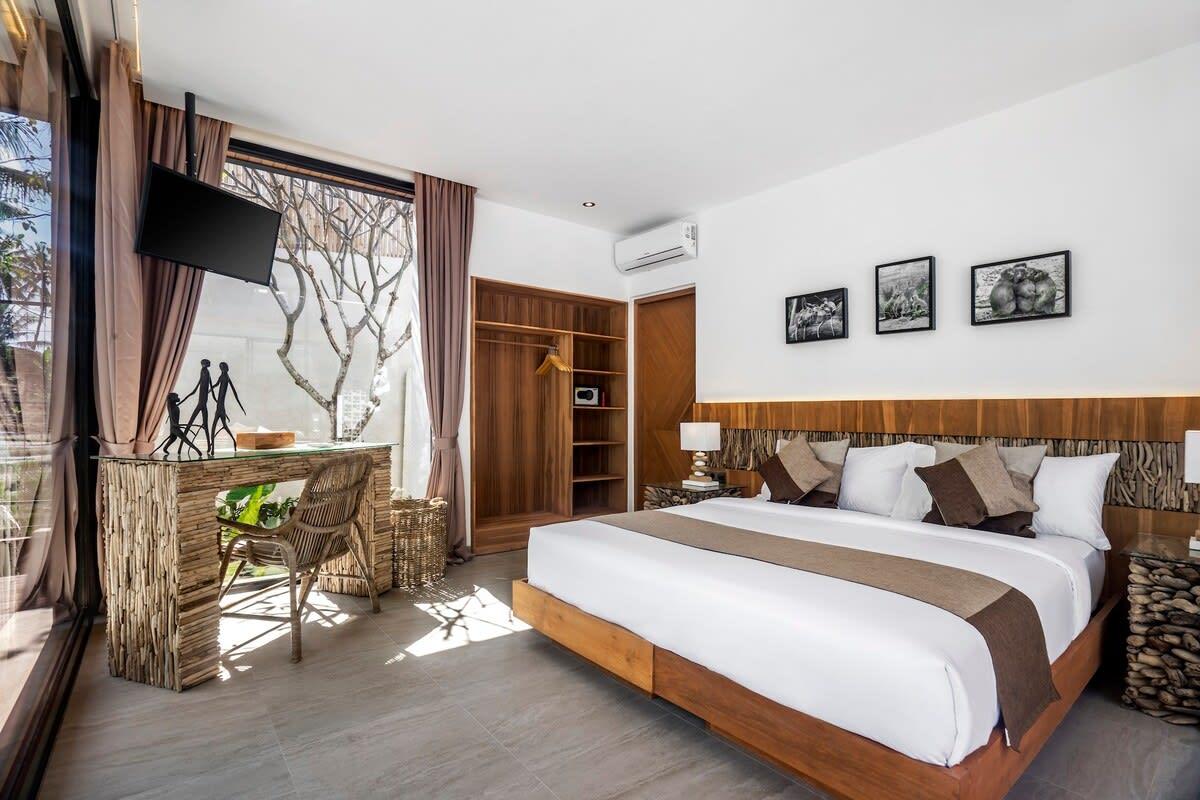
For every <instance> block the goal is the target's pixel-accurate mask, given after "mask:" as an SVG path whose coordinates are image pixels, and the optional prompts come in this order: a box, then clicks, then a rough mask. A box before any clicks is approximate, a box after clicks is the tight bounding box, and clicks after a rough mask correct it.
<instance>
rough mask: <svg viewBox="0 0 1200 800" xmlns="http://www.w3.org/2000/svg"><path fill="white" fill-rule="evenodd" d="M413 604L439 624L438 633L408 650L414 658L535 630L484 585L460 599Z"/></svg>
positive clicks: (432, 633)
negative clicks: (518, 617) (517, 616)
mask: <svg viewBox="0 0 1200 800" xmlns="http://www.w3.org/2000/svg"><path fill="white" fill-rule="evenodd" d="M413 605H414V606H415V607H416V608H419V609H420V610H422V611H424V612H425V613H426V614H429V615H430V616H431V617H433V618H434V619H435V620H437V621H438V623H439V624H438V627H437V628H436V629H435V630H432V631H430V632H429V633H427V634H425V635H424V636H422V637H421V638H420V639H418V640H417V641H415V642H413V643H411V644H409V645H407V646H406V647H405V648H404V649H405V651H407V652H409V653H411V654H412V655H414V656H426V655H430V654H433V653H440V652H443V651H446V650H452V649H454V648H456V647H463V646H464V645H468V644H471V643H473V642H483V641H487V640H489V639H496V638H499V637H501V636H508V635H509V634H512V633H520V632H521V631H528V630H531V628H530V627H529V626H528V625H526V624H525V623H524V622H521V620H519V619H517V618H516V617H515V616H513V613H512V609H511V608H509V607H508V605H507V604H506V603H504V602H503V601H502V600H500V599H499V598H497V597H496V596H495V595H494V594H492V593H491V592H490V591H488V590H487V589H484V588H483V587H480V586H475V587H473V589H471V590H469V591H468V592H467V593H466V594H464V595H461V596H459V597H448V598H447V599H444V600H435V601H432V602H417V603H414V604H413Z"/></svg>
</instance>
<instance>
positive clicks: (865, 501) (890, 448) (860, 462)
mask: <svg viewBox="0 0 1200 800" xmlns="http://www.w3.org/2000/svg"><path fill="white" fill-rule="evenodd" d="M921 447H927V448H929V450H933V448H932V447H929V445H927V444H926V445H920V444H917V443H916V442H902V443H900V444H891V445H886V446H884V447H851V448H850V451H849V452H848V453H846V466H845V467H844V468H843V470H842V492H841V494H840V495H838V508H844V509H846V510H848V511H865V512H867V513H868V514H878V515H879V516H881V517H886V516H888V515H889V514H891V513H892V509H893V508H894V507H895V505H896V500H897V499H899V497H900V486H901V484H902V483H903V481H904V473H905V471H906V470H908V469H909V467H910V466H911V465H912V463H913V459H914V458H915V457H916V453H917V448H921ZM931 463H932V462H931Z"/></svg>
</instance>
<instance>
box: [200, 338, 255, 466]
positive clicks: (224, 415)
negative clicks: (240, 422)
mask: <svg viewBox="0 0 1200 800" xmlns="http://www.w3.org/2000/svg"><path fill="white" fill-rule="evenodd" d="M217 368H218V369H219V370H221V374H220V375H218V376H217V408H216V410H215V411H214V412H213V424H212V438H211V439H209V443H208V454H209V455H210V456H211V455H212V453H213V450H212V449H213V443H214V442H215V441H216V439H217V434H218V433H220V432H221V431H225V432H226V433H228V434H229V438H230V439H233V449H234V451H235V452H236V451H237V437H236V436H234V435H233V431H231V430H229V412H228V411H227V410H226V409H225V396H226V394H227V393H228V392H233V399H234V400H236V401H237V404H238V408H240V409H241V410H242V413H243V414H245V413H246V407H245V406H244V405H242V398H240V397H238V393H237V387H236V386H234V385H233V378H231V377H229V365H228V364H226V363H225V362H224V361H222V362H221V363H220V364H217Z"/></svg>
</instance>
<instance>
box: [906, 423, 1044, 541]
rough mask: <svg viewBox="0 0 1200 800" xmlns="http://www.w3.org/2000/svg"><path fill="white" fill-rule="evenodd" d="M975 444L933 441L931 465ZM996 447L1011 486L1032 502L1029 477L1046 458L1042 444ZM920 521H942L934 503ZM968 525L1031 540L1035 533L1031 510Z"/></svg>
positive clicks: (967, 449)
mask: <svg viewBox="0 0 1200 800" xmlns="http://www.w3.org/2000/svg"><path fill="white" fill-rule="evenodd" d="M991 444H995V442H991ZM978 446H979V445H975V444H959V443H957V442H934V443H933V449H934V453H935V456H934V464H941V463H943V462H945V461H949V460H950V459H952V458H954V457H955V456H960V455H962V454H963V453H966V452H968V451H970V450H974V449H975V448H976V447H978ZM996 449H997V451H998V452H999V453H1000V460H1001V461H1003V462H1004V468H1005V469H1006V470H1008V475H1009V477H1010V478H1012V482H1013V485H1014V486H1016V487H1017V490H1018V491H1020V492H1021V493H1022V494H1023V495H1024V496H1025V497H1027V498H1028V499H1029V500H1030V501H1031V502H1032V501H1033V479H1034V477H1035V476H1036V475H1037V471H1038V470H1039V469H1040V468H1041V466H1042V460H1043V459H1044V458H1045V457H1046V445H1044V444H1037V445H1025V446H1021V447H1005V446H1003V445H999V446H997V448H996ZM924 521H925V522H932V523H934V524H935V525H945V524H946V523H945V522H944V521H943V520H942V515H941V513H940V512H939V511H938V509H937V506H934V507H933V509H932V510H931V511H930V512H929V513H928V514H926V515H925V519H924ZM971 527H972V528H975V529H976V530H981V531H990V532H992V533H1003V534H1007V535H1009V536H1021V537H1024V538H1027V539H1032V538H1034V537H1035V535H1036V534H1034V532H1033V512H1032V511H1014V512H1013V513H1011V514H1004V515H1001V516H999V517H988V518H987V519H985V520H983V521H982V522H980V523H978V524H976V525H972V526H971Z"/></svg>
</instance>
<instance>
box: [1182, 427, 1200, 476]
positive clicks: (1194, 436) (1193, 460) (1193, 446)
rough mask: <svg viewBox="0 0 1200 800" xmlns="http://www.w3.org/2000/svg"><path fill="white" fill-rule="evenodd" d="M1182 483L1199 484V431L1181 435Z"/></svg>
mask: <svg viewBox="0 0 1200 800" xmlns="http://www.w3.org/2000/svg"><path fill="white" fill-rule="evenodd" d="M1183 482H1184V483H1200V431H1188V432H1187V433H1185V434H1184V435H1183Z"/></svg>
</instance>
